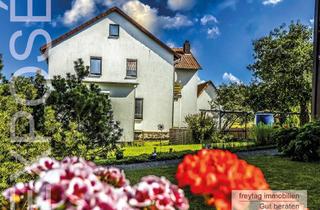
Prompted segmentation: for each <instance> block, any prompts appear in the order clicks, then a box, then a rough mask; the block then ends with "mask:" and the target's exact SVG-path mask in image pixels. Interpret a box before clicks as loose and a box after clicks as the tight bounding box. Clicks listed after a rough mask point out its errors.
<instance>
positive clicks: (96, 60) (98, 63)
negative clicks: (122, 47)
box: [90, 57, 102, 75]
mask: <svg viewBox="0 0 320 210" xmlns="http://www.w3.org/2000/svg"><path fill="white" fill-rule="evenodd" d="M101 70H102V59H101V58H100V57H91V59H90V74H92V75H101Z"/></svg>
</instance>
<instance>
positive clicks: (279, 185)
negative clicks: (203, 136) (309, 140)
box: [126, 156, 320, 210]
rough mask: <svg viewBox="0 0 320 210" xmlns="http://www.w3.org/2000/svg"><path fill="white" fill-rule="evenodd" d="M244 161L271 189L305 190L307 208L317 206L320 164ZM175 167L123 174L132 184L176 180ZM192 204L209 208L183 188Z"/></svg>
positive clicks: (262, 158) (277, 159)
mask: <svg viewBox="0 0 320 210" xmlns="http://www.w3.org/2000/svg"><path fill="white" fill-rule="evenodd" d="M246 160H247V161H248V162H249V163H251V164H253V165H256V166H258V167H260V168H261V170H262V171H263V172H264V174H265V177H266V179H267V181H268V183H269V184H270V186H271V189H274V190H308V207H309V209H310V210H318V209H319V208H320V197H319V192H320V176H319V174H320V164H319V163H302V162H294V161H290V160H288V159H285V158H281V157H269V156H257V157H251V158H246ZM175 172H176V167H165V168H154V169H145V170H129V171H126V175H127V177H128V179H129V180H131V182H132V183H136V182H138V181H139V179H140V178H141V177H143V176H146V175H150V174H153V175H157V176H165V177H167V178H168V179H169V180H170V181H172V182H175V178H174V177H175ZM185 192H186V195H187V197H188V198H189V201H190V203H191V209H194V210H206V209H212V208H209V207H206V206H205V205H204V204H203V199H202V197H196V196H192V195H191V194H190V192H189V191H188V189H186V190H185Z"/></svg>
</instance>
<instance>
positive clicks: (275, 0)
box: [262, 0, 283, 5]
mask: <svg viewBox="0 0 320 210" xmlns="http://www.w3.org/2000/svg"><path fill="white" fill-rule="evenodd" d="M282 1H283V0H264V1H263V2H262V4H263V5H276V4H279V3H280V2H282Z"/></svg>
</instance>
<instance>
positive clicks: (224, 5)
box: [218, 0, 239, 10]
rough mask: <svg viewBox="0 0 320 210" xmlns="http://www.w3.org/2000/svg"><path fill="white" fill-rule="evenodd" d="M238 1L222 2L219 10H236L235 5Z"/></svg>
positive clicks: (227, 0)
mask: <svg viewBox="0 0 320 210" xmlns="http://www.w3.org/2000/svg"><path fill="white" fill-rule="evenodd" d="M238 1H239V0H223V1H221V3H220V4H219V5H218V9H219V10H224V9H228V8H231V9H233V10H236V9H237V4H238Z"/></svg>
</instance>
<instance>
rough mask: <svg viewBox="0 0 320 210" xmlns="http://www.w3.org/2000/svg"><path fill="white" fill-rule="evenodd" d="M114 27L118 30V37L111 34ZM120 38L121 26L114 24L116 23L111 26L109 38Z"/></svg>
mask: <svg viewBox="0 0 320 210" xmlns="http://www.w3.org/2000/svg"><path fill="white" fill-rule="evenodd" d="M114 26H116V27H117V28H118V35H112V34H111V27H114ZM119 36H120V25H119V24H114V23H111V24H109V38H119Z"/></svg>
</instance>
